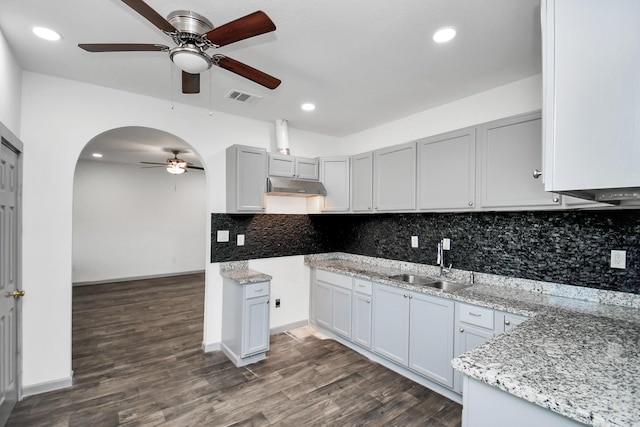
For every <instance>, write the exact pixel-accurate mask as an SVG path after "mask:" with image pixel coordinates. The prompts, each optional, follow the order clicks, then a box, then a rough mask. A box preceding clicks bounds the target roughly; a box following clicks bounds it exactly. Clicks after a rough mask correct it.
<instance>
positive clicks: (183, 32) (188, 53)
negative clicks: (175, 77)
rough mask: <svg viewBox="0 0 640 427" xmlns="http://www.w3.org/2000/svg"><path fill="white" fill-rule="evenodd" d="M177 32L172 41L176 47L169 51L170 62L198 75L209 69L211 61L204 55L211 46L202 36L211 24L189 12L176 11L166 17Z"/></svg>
mask: <svg viewBox="0 0 640 427" xmlns="http://www.w3.org/2000/svg"><path fill="white" fill-rule="evenodd" d="M167 21H169V22H170V23H171V25H173V26H174V27H175V28H176V29H177V30H178V31H179V33H178V34H175V35H173V36H172V37H173V39H174V41H175V42H176V44H177V45H178V46H176V47H174V48H173V49H171V51H170V53H169V56H170V57H171V60H172V61H173V62H174V63H175V64H176V65H177V66H178V67H179V68H180V69H182V70H184V71H186V72H188V73H191V74H199V73H201V72H203V71H205V70H208V69H209V68H211V65H213V61H212V60H211V58H210V57H209V56H208V55H207V54H206V53H204V51H205V50H207V49H208V48H209V46H210V45H211V44H210V42H209V41H208V40H207V39H206V37H203V34H205V33H207V32H208V31H211V30H212V29H213V24H212V23H211V21H209V20H208V19H207V18H205V17H204V16H202V15H200V14H198V13H195V12H191V11H189V10H176V11H174V12H171V13H170V14H169V16H168V17H167Z"/></svg>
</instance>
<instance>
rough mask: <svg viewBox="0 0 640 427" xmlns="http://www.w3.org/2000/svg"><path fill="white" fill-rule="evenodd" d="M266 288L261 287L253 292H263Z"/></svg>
mask: <svg viewBox="0 0 640 427" xmlns="http://www.w3.org/2000/svg"><path fill="white" fill-rule="evenodd" d="M263 290H264V289H262V288H260V289H254V290H253V292H262V291H263Z"/></svg>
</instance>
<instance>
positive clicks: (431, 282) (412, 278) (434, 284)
mask: <svg viewBox="0 0 640 427" xmlns="http://www.w3.org/2000/svg"><path fill="white" fill-rule="evenodd" d="M389 279H391V280H399V281H401V282H405V283H409V284H410V285H414V286H428V287H430V288H435V289H442V290H443V291H448V292H454V291H458V290H460V289H464V288H467V287H469V286H471V285H466V284H462V283H456V282H449V281H446V280H436V279H432V278H430V277H424V276H417V275H415V274H396V275H395V276H389Z"/></svg>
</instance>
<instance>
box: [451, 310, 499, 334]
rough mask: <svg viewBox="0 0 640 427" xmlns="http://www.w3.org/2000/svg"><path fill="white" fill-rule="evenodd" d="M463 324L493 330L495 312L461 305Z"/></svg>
mask: <svg viewBox="0 0 640 427" xmlns="http://www.w3.org/2000/svg"><path fill="white" fill-rule="evenodd" d="M459 308H460V313H459V318H460V321H461V322H464V323H469V324H471V325H476V326H480V327H481V328H486V329H491V330H493V310H492V309H490V308H484V307H478V306H476V305H469V304H460V305H459Z"/></svg>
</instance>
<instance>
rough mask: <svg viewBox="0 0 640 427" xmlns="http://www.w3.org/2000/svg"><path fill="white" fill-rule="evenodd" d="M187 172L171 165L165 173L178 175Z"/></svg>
mask: <svg viewBox="0 0 640 427" xmlns="http://www.w3.org/2000/svg"><path fill="white" fill-rule="evenodd" d="M186 171H187V170H186V169H185V168H181V167H180V166H177V165H171V166H168V167H167V172H169V173H170V174H173V175H180V174H181V173H185V172H186Z"/></svg>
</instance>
